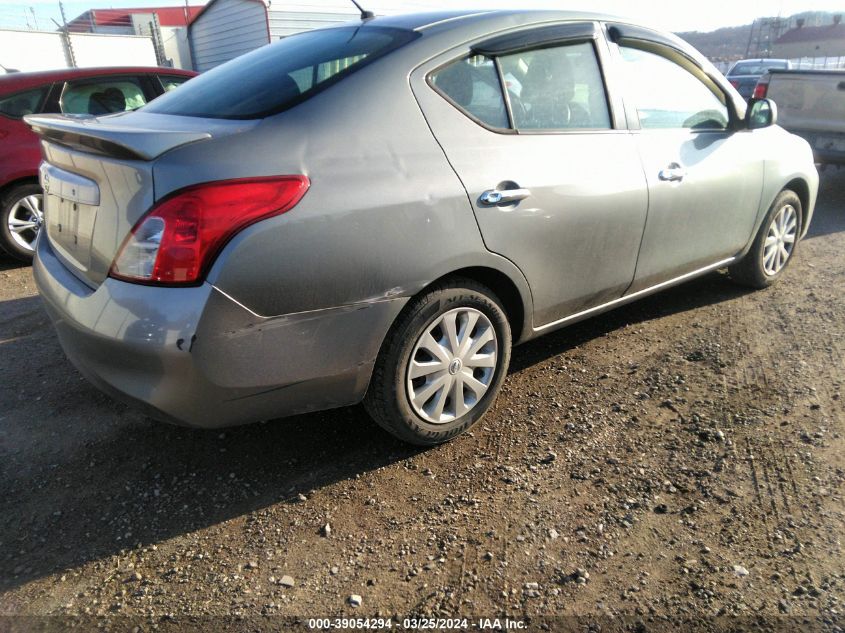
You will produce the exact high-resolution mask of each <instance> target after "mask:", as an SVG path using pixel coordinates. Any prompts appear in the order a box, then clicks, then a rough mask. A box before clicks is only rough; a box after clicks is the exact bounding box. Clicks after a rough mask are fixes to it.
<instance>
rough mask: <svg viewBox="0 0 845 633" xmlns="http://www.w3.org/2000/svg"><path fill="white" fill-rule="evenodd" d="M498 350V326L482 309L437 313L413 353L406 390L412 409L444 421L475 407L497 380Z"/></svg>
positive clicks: (455, 417)
mask: <svg viewBox="0 0 845 633" xmlns="http://www.w3.org/2000/svg"><path fill="white" fill-rule="evenodd" d="M498 351H499V350H498V340H497V337H496V330H495V328H494V327H493V324H492V323H491V322H490V319H489V318H487V316H486V315H485V314H484V313H483V312H481V311H480V310H476V309H474V308H456V309H454V310H449V311H448V312H445V313H444V314H441V315H439V316H438V317H437V318H436V319H434V321H433V322H432V323H431V324H430V325H428V326H427V327H426V328H425V330H424V332H423V334H422V336H420V338H419V340H418V341H417V343H416V345H415V346H414V351H413V353H412V354H411V357H410V362H409V365H408V370H407V390H408V399H409V401H410V403H411V407H412V408H413V410H414V412H415V413H416V414H417V415H419V416H420V417H421V418H423V419H424V420H426V421H428V422H433V423H435V424H445V423H447V422H451V421H453V420H456V419H457V418H460V417H462V416H464V415H466V414H467V413H469V412H470V411H472V409H473V408H475V406H476V405H477V404H478V403H479V401H480V400H481V399H482V398H483V397H484V394H485V393H486V392H487V390H488V388H489V387H490V385H491V384H492V382H493V377H494V375H495V373H496V364H497V361H498Z"/></svg>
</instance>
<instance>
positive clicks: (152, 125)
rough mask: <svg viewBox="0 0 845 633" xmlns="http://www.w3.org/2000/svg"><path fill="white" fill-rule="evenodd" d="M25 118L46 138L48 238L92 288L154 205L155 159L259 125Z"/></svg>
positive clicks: (137, 117)
mask: <svg viewBox="0 0 845 633" xmlns="http://www.w3.org/2000/svg"><path fill="white" fill-rule="evenodd" d="M25 120H26V122H27V124H29V126H30V127H31V128H32V129H33V130H34V131H35V132H36V133H38V134H39V135H40V136H41V139H42V141H41V146H42V152H43V156H44V162H43V163H42V165H41V170H40V173H41V180H42V186H43V187H44V190H45V196H44V229H46V238H47V239H48V240H49V241H50V245H51V246H52V247H53V250H54V251H55V252H56V253H57V254H58V256H59V257H60V258H61V259H62V261H63V262H64V264H65V265H66V266H67V267H68V268H69V269H70V270H71V271H72V272H73V273H74V274H75V275H76V276H77V277H79V278H80V279H81V280H82V281H84V282H85V283H86V284H88V285H89V286H91V287H92V288H96V287H97V286H99V284H101V283H102V282H103V281H104V280H105V278H106V277H107V276H108V272H109V269H110V268H111V265H112V262H113V261H114V258H115V256H116V254H117V251H118V249H119V248H120V246H121V245H122V244H123V241H124V240H125V239H126V236H127V235H128V234H129V233H130V231H131V230H132V227H133V226H135V224H136V223H137V222H138V220H140V219H141V217H142V216H143V215H144V214H145V213H146V212H147V211H149V209H150V208H151V207H152V206H153V204H154V203H155V201H156V195H155V189H154V182H153V165H154V163H155V160H156V159H157V158H158V157H159V156H161V155H162V154H164V153H166V152H168V151H170V150H172V149H175V148H177V147H181V146H183V145H185V144H187V143H196V142H202V141H204V140H207V139H210V138H214V137H220V136H225V135H228V134H233V133H236V132H239V131H242V130H243V129H245V128H248V127H251V126H253V125H255V124H256V123H257V122H255V121H246V122H244V121H224V120H213V119H197V118H189V117H178V116H169V115H159V114H148V113H144V112H128V113H125V114H119V115H114V116H108V117H99V118H95V117H69V116H62V115H41V116H34V115H29V116H27V117H25Z"/></svg>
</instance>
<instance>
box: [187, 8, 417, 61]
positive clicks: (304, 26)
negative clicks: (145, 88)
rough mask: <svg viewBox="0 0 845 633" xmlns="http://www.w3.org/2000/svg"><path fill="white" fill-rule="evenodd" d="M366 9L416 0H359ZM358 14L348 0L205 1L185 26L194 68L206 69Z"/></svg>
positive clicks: (386, 11)
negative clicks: (389, 0)
mask: <svg viewBox="0 0 845 633" xmlns="http://www.w3.org/2000/svg"><path fill="white" fill-rule="evenodd" d="M361 4H362V5H364V7H365V8H366V9H367V10H369V11H374V12H375V13H377V14H379V15H390V14H395V13H402V12H407V11H413V10H415V9H417V10H418V9H419V8H420V4H421V3H413V2H401V1H394V2H384V1H383V2H382V3H381V4H377V3H372V2H367V1H366V0H365V1H364V2H361ZM359 15H360V14H359V13H358V10H357V9H356V8H355V5H354V4H352V2H349V1H348V0H345V1H344V0H325V1H321V0H304V1H300V2H288V1H287V0H274V1H273V2H272V4H271V3H269V2H264V0H210V1H209V3H208V4H207V5H205V8H204V9H203V10H202V11H201V12H200V13H199V14H198V15H197V16H196V18H194V20H193V22H191V25H190V27H189V39H190V43H191V54H192V56H193V60H194V68H195V69H196V70H198V71H200V72H203V71H206V70H210V69H211V68H214V67H215V66H219V65H220V64H222V63H223V62H227V61H229V60H230V59H233V58H235V57H237V56H238V55H243V54H244V53H248V52H249V51H251V50H253V49H256V48H258V47H259V46H263V45H264V44H267V43H269V42H275V41H276V40H278V39H280V38H283V37H286V36H288V35H293V34H295V33H300V32H302V31H308V30H310V29H315V28H319V27H322V26H331V25H332V24H338V23H340V22H346V21H349V20H354V19H355V18H357V17H358V16H359Z"/></svg>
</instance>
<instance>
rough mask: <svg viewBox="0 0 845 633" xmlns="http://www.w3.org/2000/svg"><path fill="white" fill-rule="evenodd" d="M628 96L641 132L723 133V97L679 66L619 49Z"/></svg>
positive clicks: (658, 57)
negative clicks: (635, 112)
mask: <svg viewBox="0 0 845 633" xmlns="http://www.w3.org/2000/svg"><path fill="white" fill-rule="evenodd" d="M619 48H620V51H621V54H622V59H623V63H624V68H623V77H624V78H625V82H626V87H627V94H628V97H629V98H630V99H631V101H632V102H633V104H634V106H635V107H636V109H637V114H638V115H639V118H640V126H641V127H642V128H643V129H692V130H724V129H725V128H727V127H728V122H729V117H728V108H727V106H726V105H725V97H724V95H721V94H718V95H717V94H716V92H714V89H713V88H711V87H710V86H708V85H707V84H705V83H704V82H703V81H702V80H701V79H699V78H698V77H696V76H695V75H693V74H692V73H691V72H690V71H688V70H687V69H686V68H683V67H682V66H680V65H679V64H677V63H675V62H673V61H671V60H670V59H667V58H666V57H663V56H662V55H658V54H656V53H652V52H650V51H644V50H641V49H638V48H631V47H627V46H620V47H619Z"/></svg>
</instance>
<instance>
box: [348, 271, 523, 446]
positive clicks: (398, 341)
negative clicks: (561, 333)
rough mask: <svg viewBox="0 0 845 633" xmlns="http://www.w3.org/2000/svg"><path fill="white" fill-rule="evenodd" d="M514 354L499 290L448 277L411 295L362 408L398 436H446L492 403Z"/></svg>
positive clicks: (416, 440) (423, 440)
mask: <svg viewBox="0 0 845 633" xmlns="http://www.w3.org/2000/svg"><path fill="white" fill-rule="evenodd" d="M510 353H511V331H510V326H509V324H508V320H507V316H506V315H505V312H504V310H503V309H502V307H501V304H500V302H499V300H498V298H497V297H496V295H495V294H493V292H492V291H491V290H490V289H489V288H487V287H485V286H482V285H481V284H477V283H475V282H474V281H471V280H469V279H456V280H452V281H449V282H446V283H444V284H441V285H439V286H437V287H435V288H432V289H431V290H429V291H428V292H426V293H425V294H424V295H422V296H420V297H417V298H416V299H414V300H413V301H412V302H411V303H410V304H409V305H408V307H407V308H406V309H405V310H404V312H403V313H402V315H401V316H400V317H399V320H398V321H397V323H396V324H395V325H394V326H393V327H392V328H391V330H390V332H389V333H388V335H387V339H386V340H385V342H384V345H383V346H382V350H381V352H380V353H379V357H378V360H377V361H376V365H375V368H374V370H373V377H372V380H371V382H370V388H369V390H368V392H367V397H366V399H365V400H364V406H365V407H366V408H367V411H368V412H369V413H370V415H371V416H372V417H373V419H374V420H375V421H376V422H377V423H378V424H379V425H380V426H382V427H383V428H384V429H386V430H387V431H389V432H390V433H392V434H393V435H395V436H396V437H398V438H399V439H401V440H404V441H406V442H410V443H412V444H418V445H424V446H427V445H433V444H439V443H441V442H445V441H447V440H450V439H452V438H453V437H455V436H456V435H459V434H461V433H463V432H464V431H466V430H467V429H468V428H470V427H471V426H472V425H473V424H475V423H476V422H477V421H478V420H479V419H481V417H482V416H483V415H484V414H485V413H486V412H487V410H488V409H490V407H491V406H492V405H493V403H494V402H495V400H496V395H497V394H498V392H499V389H500V388H501V386H502V382H503V381H504V379H505V374H506V373H507V369H508V364H509V362H510Z"/></svg>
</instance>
